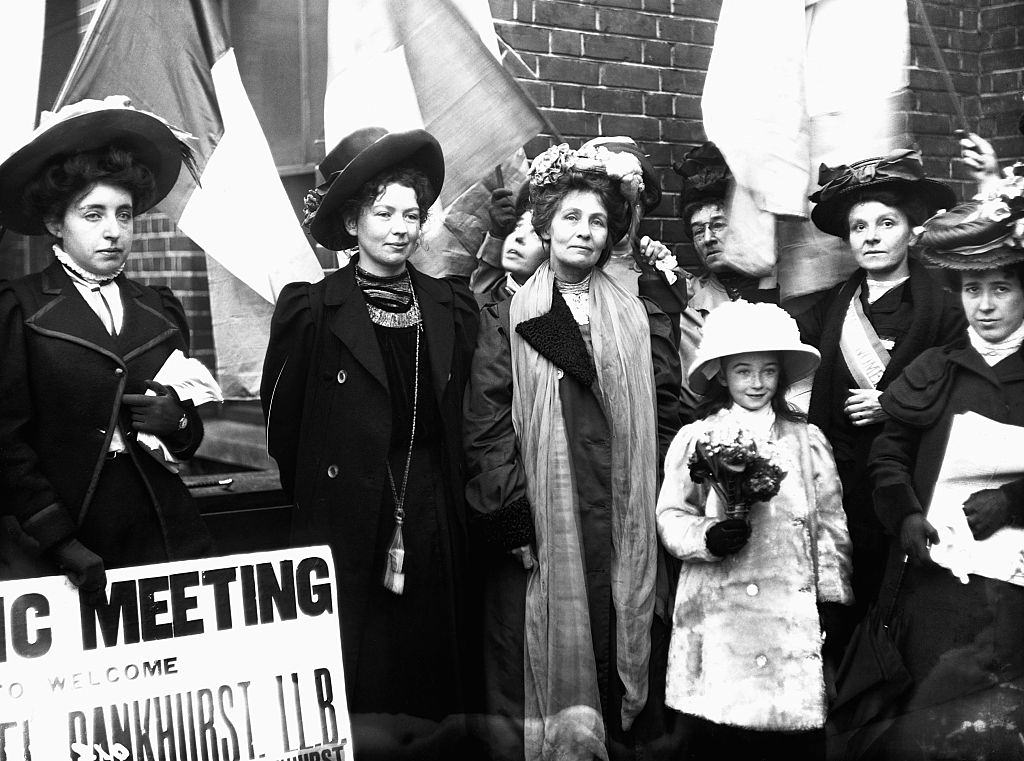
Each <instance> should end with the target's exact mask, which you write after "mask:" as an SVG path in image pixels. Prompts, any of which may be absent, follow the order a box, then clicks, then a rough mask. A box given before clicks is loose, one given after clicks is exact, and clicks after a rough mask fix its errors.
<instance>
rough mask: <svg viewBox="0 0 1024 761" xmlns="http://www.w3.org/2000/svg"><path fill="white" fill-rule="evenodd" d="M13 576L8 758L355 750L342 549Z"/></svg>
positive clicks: (3, 700) (316, 754) (234, 757)
mask: <svg viewBox="0 0 1024 761" xmlns="http://www.w3.org/2000/svg"><path fill="white" fill-rule="evenodd" d="M107 578H108V585H107V594H108V602H107V603H106V605H101V606H99V607H97V608H92V607H90V606H88V605H86V604H85V603H81V602H80V601H79V597H78V593H77V591H76V590H75V589H74V588H73V587H71V586H70V584H69V583H68V582H67V581H66V579H65V578H64V577H62V576H50V577H46V578H41V579H28V580H23V581H9V582H3V583H0V759H4V760H5V761H30V759H35V761H40V760H45V761H58V760H63V759H70V761H239V760H241V759H266V760H267V761H294V760H295V759H305V760H308V761H313V760H314V759H318V760H321V761H328V760H329V761H341V759H346V758H348V759H351V758H352V747H351V731H350V726H349V718H348V710H347V707H346V700H345V678H344V674H343V672H342V659H341V639H340V635H339V629H338V616H337V587H336V582H335V579H334V563H333V560H332V558H331V552H330V549H329V548H327V547H312V548H301V549H290V550H282V551H275V552H261V553H253V554H246V555H232V556H229V557H220V558H210V559H207V560H194V561H183V562H175V563H162V564H158V565H147V566H137V567H134V568H125V569H119V570H113V571H108V573H107Z"/></svg>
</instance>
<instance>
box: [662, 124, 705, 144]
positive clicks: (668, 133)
mask: <svg viewBox="0 0 1024 761" xmlns="http://www.w3.org/2000/svg"><path fill="white" fill-rule="evenodd" d="M661 138H662V140H672V141H679V142H685V143H694V144H696V143H703V142H704V141H705V140H707V136H706V135H705V134H704V125H703V124H701V123H700V122H699V121H693V120H690V119H678V118H676V119H665V120H664V121H663V122H662V124H661Z"/></svg>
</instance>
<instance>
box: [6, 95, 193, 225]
mask: <svg viewBox="0 0 1024 761" xmlns="http://www.w3.org/2000/svg"><path fill="white" fill-rule="evenodd" d="M129 103H130V101H129V99H128V98H126V97H125V96H123V95H113V96H110V97H108V98H106V99H104V100H83V101H79V102H78V103H72V104H69V105H67V106H64V107H63V108H61V109H59V110H57V111H55V112H49V111H46V112H44V113H43V115H42V117H41V119H40V124H39V127H38V128H37V129H36V130H35V131H34V132H33V133H32V134H31V135H30V137H29V139H28V142H26V143H25V145H23V146H22V147H21V148H18V149H17V150H15V151H14V153H12V154H11V155H10V156H8V157H7V158H6V159H5V160H4V162H3V163H2V164H0V226H3V227H8V228H10V229H11V230H14V231H15V232H19V233H22V234H23V235H41V234H43V233H45V232H46V225H45V223H44V221H43V219H42V218H41V217H40V216H39V215H38V213H37V212H35V211H33V210H32V209H29V208H27V207H26V205H25V201H24V198H25V189H26V187H27V186H28V185H29V183H30V182H32V181H33V180H34V179H36V178H37V177H38V176H39V175H40V173H41V172H42V171H43V170H44V169H45V168H46V167H47V166H48V165H50V164H52V163H54V162H56V161H60V160H63V159H64V158H67V157H69V156H73V155H75V154H76V153H85V152H88V151H95V150H101V149H103V148H106V147H117V148H121V149H123V150H126V151H128V152H129V153H131V154H132V156H133V157H134V160H135V161H137V162H138V163H140V164H143V165H145V166H146V167H147V168H148V169H149V170H150V172H152V173H153V178H154V179H155V181H156V189H155V193H154V195H153V197H152V198H149V199H133V200H135V205H134V207H133V212H134V213H136V214H139V213H141V212H144V211H147V210H149V209H151V208H152V207H154V206H156V204H157V203H159V202H160V201H162V200H163V199H164V197H165V196H166V195H167V194H168V193H170V192H171V189H172V188H173V187H174V183H175V182H177V180H178V173H179V172H180V171H181V165H182V163H183V162H184V163H185V164H186V166H188V168H189V170H190V171H191V172H192V173H193V176H195V158H194V155H193V153H192V149H191V147H190V146H189V145H188V143H187V142H186V140H187V139H189V138H191V135H188V134H187V133H186V132H183V131H181V130H179V129H177V128H175V127H172V126H171V125H169V124H168V123H167V122H165V121H164V120H163V119H161V118H160V117H159V116H156V115H155V114H151V113H148V112H146V111H139V110H137V109H135V108H132V107H131V106H130V105H129ZM140 201H142V203H140Z"/></svg>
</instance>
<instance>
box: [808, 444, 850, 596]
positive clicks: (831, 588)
mask: <svg viewBox="0 0 1024 761" xmlns="http://www.w3.org/2000/svg"><path fill="white" fill-rule="evenodd" d="M807 439H808V444H809V446H810V450H811V451H810V460H811V467H812V469H813V470H814V496H815V505H814V506H815V509H816V510H817V517H818V520H817V527H818V533H817V536H816V537H815V541H816V543H817V548H818V602H839V603H843V604H844V605H849V604H851V603H852V602H853V588H852V587H851V586H850V577H851V573H852V568H853V558H852V555H851V552H852V545H851V543H850V532H849V531H848V530H847V527H846V511H845V510H844V509H843V487H842V484H841V483H840V481H839V473H838V471H837V470H836V461H835V459H834V458H833V456H832V447H830V446H829V443H828V441H827V440H826V439H825V434H823V433H822V432H821V430H820V429H819V428H818V427H817V426H815V425H808V426H807Z"/></svg>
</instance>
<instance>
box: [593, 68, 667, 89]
mask: <svg viewBox="0 0 1024 761" xmlns="http://www.w3.org/2000/svg"><path fill="white" fill-rule="evenodd" d="M658 74H659V70H658V69H656V68H654V67H653V66H635V65H633V64H628V63H605V64H601V84H602V85H608V86H609V87H632V88H636V89H638V90H655V89H657V87H658V81H659V76H658Z"/></svg>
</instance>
